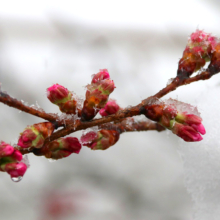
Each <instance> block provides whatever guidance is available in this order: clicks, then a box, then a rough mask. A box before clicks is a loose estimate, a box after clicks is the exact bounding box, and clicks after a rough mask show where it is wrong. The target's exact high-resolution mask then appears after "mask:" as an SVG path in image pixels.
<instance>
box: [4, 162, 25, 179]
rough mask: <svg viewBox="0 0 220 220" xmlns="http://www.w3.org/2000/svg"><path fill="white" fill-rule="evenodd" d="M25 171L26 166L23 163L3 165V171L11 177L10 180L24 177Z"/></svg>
mask: <svg viewBox="0 0 220 220" xmlns="http://www.w3.org/2000/svg"><path fill="white" fill-rule="evenodd" d="M26 170H27V165H26V164H25V163H23V162H19V163H16V162H15V163H8V164H6V165H5V171H6V172H7V173H8V174H9V175H10V176H11V178H13V177H21V176H24V174H25V172H26Z"/></svg>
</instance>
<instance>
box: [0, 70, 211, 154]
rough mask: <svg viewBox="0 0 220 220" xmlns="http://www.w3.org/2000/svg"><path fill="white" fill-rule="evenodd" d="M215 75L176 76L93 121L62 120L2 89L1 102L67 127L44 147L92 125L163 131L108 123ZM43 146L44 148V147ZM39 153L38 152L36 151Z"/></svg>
mask: <svg viewBox="0 0 220 220" xmlns="http://www.w3.org/2000/svg"><path fill="white" fill-rule="evenodd" d="M212 76H213V74H211V73H210V71H209V70H208V69H207V70H206V71H204V72H202V73H200V74H198V75H196V76H195V77H191V78H184V79H181V78H180V77H176V78H175V79H174V80H173V81H172V82H171V83H170V84H169V85H167V86H166V87H165V88H164V89H162V90H160V91H159V92H158V93H156V94H155V95H154V96H151V97H149V98H147V99H145V100H143V101H142V103H140V104H138V105H136V106H133V107H130V108H127V109H124V110H120V111H119V112H118V113H117V114H115V115H109V116H106V117H103V118H100V119H94V120H92V121H88V122H82V121H80V120H76V121H72V120H66V121H65V123H64V121H63V120H60V119H59V118H58V116H55V115H54V114H49V113H46V112H43V111H40V110H37V109H34V108H32V107H29V106H26V105H24V104H23V103H22V102H21V101H18V100H17V99H14V98H12V97H10V96H9V95H8V94H6V93H5V92H1V91H0V102H2V103H4V104H6V105H8V106H11V107H13V108H16V109H19V110H21V111H24V112H26V113H29V114H32V115H35V116H37V117H40V118H43V119H45V120H48V121H51V122H56V123H57V124H56V125H57V127H61V126H64V125H65V126H64V127H65V128H63V129H61V130H58V131H56V132H54V133H53V134H52V135H51V136H50V137H48V138H47V139H46V140H45V144H44V147H45V146H47V144H48V143H49V142H51V141H53V140H56V139H58V138H60V137H64V136H66V135H69V134H71V133H73V132H75V131H79V130H85V129H87V128H90V127H94V126H99V127H103V128H104V127H108V126H110V125H111V129H113V130H114V129H115V130H116V129H118V130H121V132H124V131H126V132H128V131H143V130H145V131H146V130H157V131H162V130H164V128H163V127H162V126H160V125H158V124H156V123H152V122H151V123H150V124H148V126H147V127H146V124H145V123H144V122H143V124H141V123H139V124H135V123H134V124H133V126H132V127H129V126H126V125H125V124H124V125H123V121H122V122H121V123H119V124H114V125H113V124H106V123H109V122H116V123H117V122H118V121H120V120H122V119H125V118H128V117H133V116H136V115H140V114H142V113H143V112H142V111H143V107H144V106H145V105H148V104H149V102H150V101H151V100H152V98H161V97H163V96H165V95H166V94H168V93H170V92H171V91H174V90H175V89H177V88H178V87H179V86H182V85H187V84H190V83H192V82H196V81H199V80H207V79H209V78H211V77H212ZM44 147H43V148H44ZM43 148H42V149H43ZM19 150H20V151H21V152H22V154H26V153H30V152H33V151H39V150H36V149H35V150H34V149H29V150H27V149H20V148H19ZM36 154H37V153H36Z"/></svg>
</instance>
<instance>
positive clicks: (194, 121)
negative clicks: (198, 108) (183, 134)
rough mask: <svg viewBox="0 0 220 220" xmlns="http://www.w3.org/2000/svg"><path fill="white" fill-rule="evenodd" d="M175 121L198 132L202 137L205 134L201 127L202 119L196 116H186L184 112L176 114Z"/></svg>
mask: <svg viewBox="0 0 220 220" xmlns="http://www.w3.org/2000/svg"><path fill="white" fill-rule="evenodd" d="M175 120H176V121H178V122H180V123H183V124H186V125H189V126H191V127H192V128H194V129H195V130H196V131H197V132H200V133H201V134H203V135H204V134H205V133H206V131H205V128H204V126H203V125H202V119H201V118H200V117H199V116H197V115H193V114H187V113H186V112H181V113H178V114H177V116H176V118H175Z"/></svg>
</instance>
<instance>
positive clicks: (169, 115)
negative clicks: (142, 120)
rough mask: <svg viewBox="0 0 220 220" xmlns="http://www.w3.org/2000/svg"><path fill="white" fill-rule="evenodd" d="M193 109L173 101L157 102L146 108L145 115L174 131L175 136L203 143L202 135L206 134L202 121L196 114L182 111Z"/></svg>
mask: <svg viewBox="0 0 220 220" xmlns="http://www.w3.org/2000/svg"><path fill="white" fill-rule="evenodd" d="M191 107H192V106H190V105H188V104H186V103H183V102H179V101H177V100H172V99H170V100H167V101H165V102H162V101H159V100H155V101H154V102H153V103H152V104H149V105H146V106H144V109H143V114H144V115H145V116H146V117H147V118H149V119H151V120H153V121H156V122H158V123H159V124H161V125H162V126H164V127H165V128H167V129H169V130H172V132H173V133H174V134H176V135H178V136H179V137H181V138H182V139H184V140H185V141H201V140H202V137H201V135H200V134H202V135H203V134H205V133H206V132H205V128H204V126H203V124H202V119H201V118H200V117H199V116H197V115H195V114H192V113H191V114H189V113H187V112H181V109H188V110H190V108H191ZM199 133H200V134H199Z"/></svg>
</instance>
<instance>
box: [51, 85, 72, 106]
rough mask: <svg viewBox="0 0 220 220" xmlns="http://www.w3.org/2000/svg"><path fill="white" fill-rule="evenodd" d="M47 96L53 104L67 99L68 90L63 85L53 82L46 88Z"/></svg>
mask: <svg viewBox="0 0 220 220" xmlns="http://www.w3.org/2000/svg"><path fill="white" fill-rule="evenodd" d="M47 98H48V99H49V100H50V101H51V102H52V103H54V104H58V103H63V102H65V101H67V100H69V91H68V89H66V88H65V87H63V86H61V85H59V84H54V85H53V86H51V87H49V88H48V89H47Z"/></svg>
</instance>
